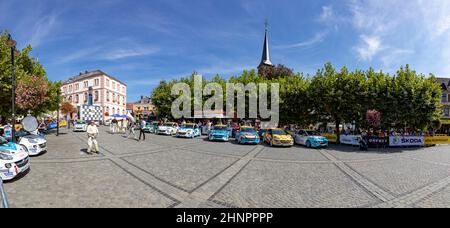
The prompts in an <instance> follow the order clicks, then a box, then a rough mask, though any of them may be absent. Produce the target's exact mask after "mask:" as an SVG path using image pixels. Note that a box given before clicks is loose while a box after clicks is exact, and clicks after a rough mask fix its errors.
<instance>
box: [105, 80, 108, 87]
mask: <svg viewBox="0 0 450 228" xmlns="http://www.w3.org/2000/svg"><path fill="white" fill-rule="evenodd" d="M105 84H106V87H109V80H108V79H106V83H105Z"/></svg>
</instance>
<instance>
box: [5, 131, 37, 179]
mask: <svg viewBox="0 0 450 228" xmlns="http://www.w3.org/2000/svg"><path fill="white" fill-rule="evenodd" d="M29 161H30V158H29V156H28V153H27V152H26V150H25V148H23V147H22V146H21V145H18V144H15V143H11V142H8V141H6V139H4V138H3V137H0V178H2V179H3V180H12V179H14V178H15V177H16V176H17V175H19V174H21V173H23V172H25V171H27V170H28V169H29V168H30V163H29Z"/></svg>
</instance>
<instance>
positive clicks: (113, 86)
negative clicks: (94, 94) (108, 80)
mask: <svg viewBox="0 0 450 228" xmlns="http://www.w3.org/2000/svg"><path fill="white" fill-rule="evenodd" d="M112 89H113V90H116V83H115V82H113V83H112Z"/></svg>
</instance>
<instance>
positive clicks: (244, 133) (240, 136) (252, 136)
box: [236, 126, 261, 144]
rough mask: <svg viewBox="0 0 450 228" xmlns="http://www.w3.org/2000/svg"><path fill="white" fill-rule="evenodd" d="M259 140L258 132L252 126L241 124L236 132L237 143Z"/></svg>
mask: <svg viewBox="0 0 450 228" xmlns="http://www.w3.org/2000/svg"><path fill="white" fill-rule="evenodd" d="M260 141H261V139H260V137H259V135H258V132H256V130H255V129H254V128H253V127H247V126H243V127H241V128H240V130H239V131H238V132H237V133H236V142H237V143H239V144H259V143H260Z"/></svg>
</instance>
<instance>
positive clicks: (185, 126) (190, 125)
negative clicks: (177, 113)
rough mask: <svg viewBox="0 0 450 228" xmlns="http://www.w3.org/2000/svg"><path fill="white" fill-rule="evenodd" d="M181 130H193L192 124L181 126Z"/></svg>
mask: <svg viewBox="0 0 450 228" xmlns="http://www.w3.org/2000/svg"><path fill="white" fill-rule="evenodd" d="M181 128H187V129H194V125H192V124H185V125H182V126H181Z"/></svg>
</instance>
